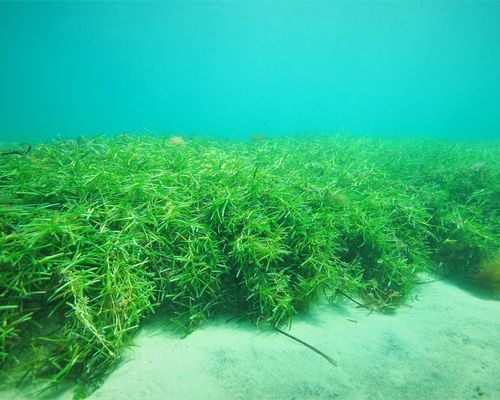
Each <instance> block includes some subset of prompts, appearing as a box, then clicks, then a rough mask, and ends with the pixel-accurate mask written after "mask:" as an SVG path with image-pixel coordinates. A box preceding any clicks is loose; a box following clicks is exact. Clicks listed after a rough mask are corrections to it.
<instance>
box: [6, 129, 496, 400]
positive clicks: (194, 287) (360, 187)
mask: <svg viewBox="0 0 500 400" xmlns="http://www.w3.org/2000/svg"><path fill="white" fill-rule="evenodd" d="M258 139H259V140H255V141H254V142H252V141H230V140H222V139H218V140H215V139H203V138H195V137H194V138H190V139H187V140H186V141H184V140H169V139H168V138H167V137H155V136H136V135H119V136H116V137H111V138H109V137H108V138H106V137H97V138H85V137H80V138H78V139H68V140H58V141H52V142H48V143H41V144H37V145H35V146H34V147H33V149H32V151H31V152H26V153H23V152H14V153H11V152H10V151H9V150H10V149H11V148H12V146H9V145H7V144H5V145H4V146H3V147H2V152H3V155H2V156H1V157H0V366H1V378H2V379H5V380H9V379H14V378H15V379H16V380H17V381H20V382H31V381H35V382H39V383H43V384H44V388H45V389H47V390H51V389H53V388H55V387H56V386H57V385H58V384H60V383H62V382H64V381H67V380H72V381H75V380H76V381H77V382H78V383H79V389H78V391H77V396H80V397H84V396H85V395H86V394H88V393H90V392H91V391H92V390H93V389H94V388H95V387H96V386H97V385H99V383H100V382H101V381H102V380H103V378H104V377H105V376H106V374H107V373H109V371H110V370H111V368H112V367H113V365H115V363H116V361H118V360H119V359H120V356H121V354H122V352H123V350H124V348H126V346H127V345H129V344H130V343H131V339H132V338H133V336H134V334H136V333H137V332H138V330H139V329H140V327H141V324H142V323H144V322H145V321H146V320H147V319H148V318H150V317H152V316H153V314H155V312H157V311H158V310H159V309H160V307H161V310H162V315H164V316H165V320H166V321H175V322H176V323H177V324H178V326H180V327H182V329H184V331H185V332H186V333H188V332H190V331H192V330H193V329H196V327H197V326H198V325H199V324H200V323H203V321H205V320H208V319H210V318H212V317H214V316H216V315H220V314H228V315H234V316H238V317H241V318H248V319H250V320H252V321H254V322H255V323H259V324H263V325H268V326H276V327H282V328H283V326H285V327H286V325H287V324H290V323H291V320H292V318H293V316H294V315H296V314H297V313H299V312H305V311H307V308H308V306H309V305H310V304H312V303H314V302H315V301H316V300H317V299H318V298H319V297H324V296H326V298H328V300H329V301H331V302H332V304H334V303H335V302H336V301H337V300H338V299H339V298H345V297H347V296H348V297H349V298H352V299H356V301H358V302H359V303H361V304H363V306H365V307H369V308H373V309H375V310H380V311H390V310H392V309H393V308H394V307H397V306H398V304H401V303H403V302H404V301H405V297H406V296H407V295H408V294H409V293H410V290H411V289H412V287H413V286H414V285H415V284H417V283H421V280H420V279H419V276H418V274H419V273H420V272H428V273H434V274H436V275H439V276H444V277H449V278H453V279H455V280H458V281H460V282H462V283H464V284H466V285H477V286H480V287H482V288H485V289H488V290H490V293H491V294H492V295H494V296H495V295H498V290H499V286H500V283H499V282H500V237H499V236H500V208H499V206H500V164H499V160H500V144H499V143H498V142H495V141H492V142H479V143H472V142H453V141H437V140H423V139H421V140H409V139H408V140H388V139H387V140H385V139H374V138H356V137H350V136H324V137H321V136H320V137H318V136H307V135H306V136H297V137H283V138H266V137H265V136H262V137H259V138H258ZM167 362H168V361H167Z"/></svg>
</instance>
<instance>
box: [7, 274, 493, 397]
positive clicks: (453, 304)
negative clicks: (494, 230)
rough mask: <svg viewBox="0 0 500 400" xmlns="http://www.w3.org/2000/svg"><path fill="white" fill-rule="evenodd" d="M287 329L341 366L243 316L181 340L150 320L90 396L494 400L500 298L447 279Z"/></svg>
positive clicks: (14, 393) (21, 392)
mask: <svg viewBox="0 0 500 400" xmlns="http://www.w3.org/2000/svg"><path fill="white" fill-rule="evenodd" d="M290 333H292V334H293V335H295V336H297V337H299V338H301V339H302V340H304V341H306V342H308V343H310V344H312V345H314V346H315V347H317V348H318V349H320V350H321V351H323V352H325V353H326V354H328V355H329V356H331V357H332V358H334V359H335V360H336V361H337V362H338V366H337V367H335V366H333V365H331V364H330V363H328V362H327V361H326V360H325V359H324V358H322V357H320V356H319V355H317V354H316V353H314V352H312V351H311V350H309V349H308V348H306V347H305V346H303V345H301V344H298V343H296V342H294V341H293V340H291V339H289V338H287V337H285V336H283V335H281V334H279V333H278V332H276V331H273V330H270V329H258V328H255V327H254V326H253V325H251V324H250V323H246V322H244V323H238V322H236V321H231V322H229V323H226V318H220V319H217V320H214V321H212V322H209V323H206V324H205V325H203V326H202V327H200V328H199V329H197V330H196V331H195V332H193V333H192V334H191V335H189V336H187V337H186V338H184V339H180V338H179V337H178V336H176V335H174V334H173V333H172V332H169V331H168V329H165V328H164V327H162V325H160V324H159V323H156V322H153V323H150V324H148V325H147V326H146V327H145V328H143V329H142V330H141V332H140V333H139V334H138V335H137V337H136V339H135V346H132V347H130V348H129V349H128V350H127V351H126V353H125V356H124V360H123V362H122V363H121V364H120V365H119V366H118V367H117V368H116V369H115V370H114V372H113V373H112V374H111V375H110V376H109V377H108V378H107V380H106V381H105V382H104V384H103V385H102V386H101V387H100V388H99V389H98V390H97V391H96V392H94V393H93V394H92V395H91V396H90V397H89V399H90V400H121V399H134V400H136V399H152V400H156V399H162V400H169V399H172V400H174V399H175V400H177V399H179V400H181V399H182V400H189V399H193V400H194V399H196V400H198V399H207V400H209V399H214V400H215V399H217V400H225V399H226V400H230V399H290V400H291V399H297V400H298V399H349V400H350V399H370V400H372V399H434V400H440V399H442V400H451V399H479V398H480V399H500V302H498V301H495V300H487V299H484V298H479V297H476V296H475V295H473V294H471V293H469V292H467V291H464V290H462V289H460V288H458V287H456V286H453V285H451V284H449V283H446V282H444V281H438V282H434V283H430V284H424V285H418V286H417V287H416V288H415V290H414V293H413V295H412V296H411V298H410V299H408V302H407V305H406V306H402V307H400V308H399V309H398V310H397V311H396V312H395V313H394V314H391V315H388V314H381V313H376V312H372V313H370V312H369V311H368V310H366V309H360V308H356V305H355V304H354V303H351V302H349V301H346V302H342V303H340V304H335V305H327V304H324V305H323V304H319V305H316V306H314V307H313V308H312V309H311V310H310V311H309V312H308V313H307V314H304V315H301V316H299V317H297V318H295V319H294V321H293V325H292V329H291V331H290ZM31 389H32V388H18V389H15V390H8V391H6V390H4V391H0V399H8V400H26V399H31V398H33V397H32V394H30V390H31ZM71 397H72V396H71V392H70V391H66V392H64V391H63V393H61V394H59V395H57V396H56V397H54V396H52V397H51V398H52V399H54V398H55V399H70V398H71Z"/></svg>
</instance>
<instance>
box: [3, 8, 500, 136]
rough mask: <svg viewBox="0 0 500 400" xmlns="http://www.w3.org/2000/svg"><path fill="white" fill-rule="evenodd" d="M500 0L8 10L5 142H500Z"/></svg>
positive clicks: (5, 19) (5, 24) (5, 13)
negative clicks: (145, 138)
mask: <svg viewBox="0 0 500 400" xmlns="http://www.w3.org/2000/svg"><path fill="white" fill-rule="evenodd" d="M499 21H500V2H476V1H471V2H426V1H420V2H391V3H387V2H383V3H378V2H366V3H365V2H359V3H358V2H355V3H351V2H217V3H212V2H197V3H194V2H162V3H122V2H117V3H100V2H99V3H87V2H81V3H64V2H61V3H59V2H56V3H45V2H35V3H20V2H13V3H6V2H2V3H0V37H1V38H2V40H1V44H0V50H1V51H0V87H1V91H2V95H1V96H0V110H1V112H0V139H2V140H17V141H28V140H29V141H31V140H33V141H35V140H45V139H50V138H52V137H54V136H56V135H61V136H74V135H80V134H97V133H110V134H114V133H118V132H122V131H133V132H144V131H152V132H159V133H163V132H186V133H200V134H208V135H223V136H231V137H245V136H247V135H249V134H252V133H255V132H260V131H265V132H268V133H269V134H272V135H274V134H289V133H295V132H298V131H313V132H319V131H321V132H325V131H326V132H330V131H333V132H338V131H346V132H352V133H359V134H375V135H384V136H435V137H461V138H464V137H465V138H467V137H473V138H487V139H489V138H495V137H498V136H499V132H500V118H498V110H500V23H499Z"/></svg>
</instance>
